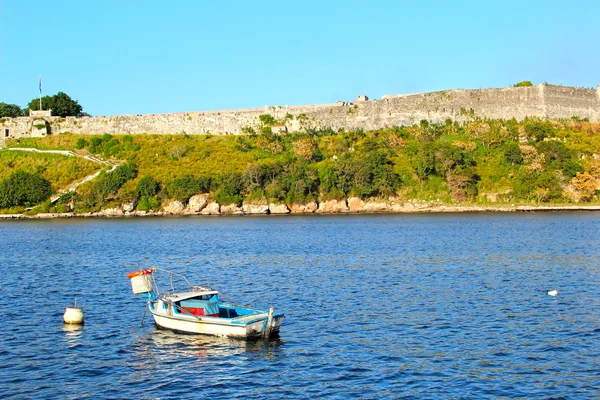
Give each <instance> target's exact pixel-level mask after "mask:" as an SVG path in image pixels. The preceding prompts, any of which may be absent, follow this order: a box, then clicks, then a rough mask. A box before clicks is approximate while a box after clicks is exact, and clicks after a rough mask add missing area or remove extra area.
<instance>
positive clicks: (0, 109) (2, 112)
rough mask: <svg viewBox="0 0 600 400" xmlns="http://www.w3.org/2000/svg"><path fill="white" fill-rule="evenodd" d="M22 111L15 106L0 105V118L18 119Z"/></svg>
mask: <svg viewBox="0 0 600 400" xmlns="http://www.w3.org/2000/svg"><path fill="white" fill-rule="evenodd" d="M22 115H23V110H22V109H21V107H19V106H18V105H16V104H8V103H0V117H2V118H4V117H13V118H14V117H20V116H22Z"/></svg>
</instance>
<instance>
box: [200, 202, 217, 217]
mask: <svg viewBox="0 0 600 400" xmlns="http://www.w3.org/2000/svg"><path fill="white" fill-rule="evenodd" d="M200 214H202V215H219V214H221V207H220V206H219V203H217V202H216V201H213V202H210V203H208V204H207V205H206V207H204V208H203V209H202V211H200Z"/></svg>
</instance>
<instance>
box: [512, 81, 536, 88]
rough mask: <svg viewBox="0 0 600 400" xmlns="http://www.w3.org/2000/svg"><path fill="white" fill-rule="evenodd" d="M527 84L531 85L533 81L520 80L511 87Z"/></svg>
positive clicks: (525, 85)
mask: <svg viewBox="0 0 600 400" xmlns="http://www.w3.org/2000/svg"><path fill="white" fill-rule="evenodd" d="M527 86H533V83H531V81H521V82H519V83H515V84H514V85H513V87H527Z"/></svg>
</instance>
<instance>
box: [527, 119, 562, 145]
mask: <svg viewBox="0 0 600 400" xmlns="http://www.w3.org/2000/svg"><path fill="white" fill-rule="evenodd" d="M525 133H527V135H528V136H529V137H533V139H534V140H535V141H536V142H541V141H542V140H544V139H546V138H550V137H554V136H556V129H555V128H554V127H553V126H552V124H551V123H550V122H549V121H545V122H536V121H529V122H527V123H526V124H525Z"/></svg>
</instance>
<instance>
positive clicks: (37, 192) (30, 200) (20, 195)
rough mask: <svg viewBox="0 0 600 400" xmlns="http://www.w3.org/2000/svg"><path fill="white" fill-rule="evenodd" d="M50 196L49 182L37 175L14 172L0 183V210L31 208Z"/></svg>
mask: <svg viewBox="0 0 600 400" xmlns="http://www.w3.org/2000/svg"><path fill="white" fill-rule="evenodd" d="M51 194H52V188H51V187H50V182H48V181H47V180H46V179H44V178H42V177H41V176H39V175H38V174H31V173H28V172H25V171H21V170H19V171H15V172H13V173H12V174H11V175H10V176H9V177H8V178H6V179H4V180H3V181H0V208H10V207H14V206H32V205H35V204H38V203H41V202H42V201H44V200H46V199H47V198H48V197H50V195H51Z"/></svg>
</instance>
